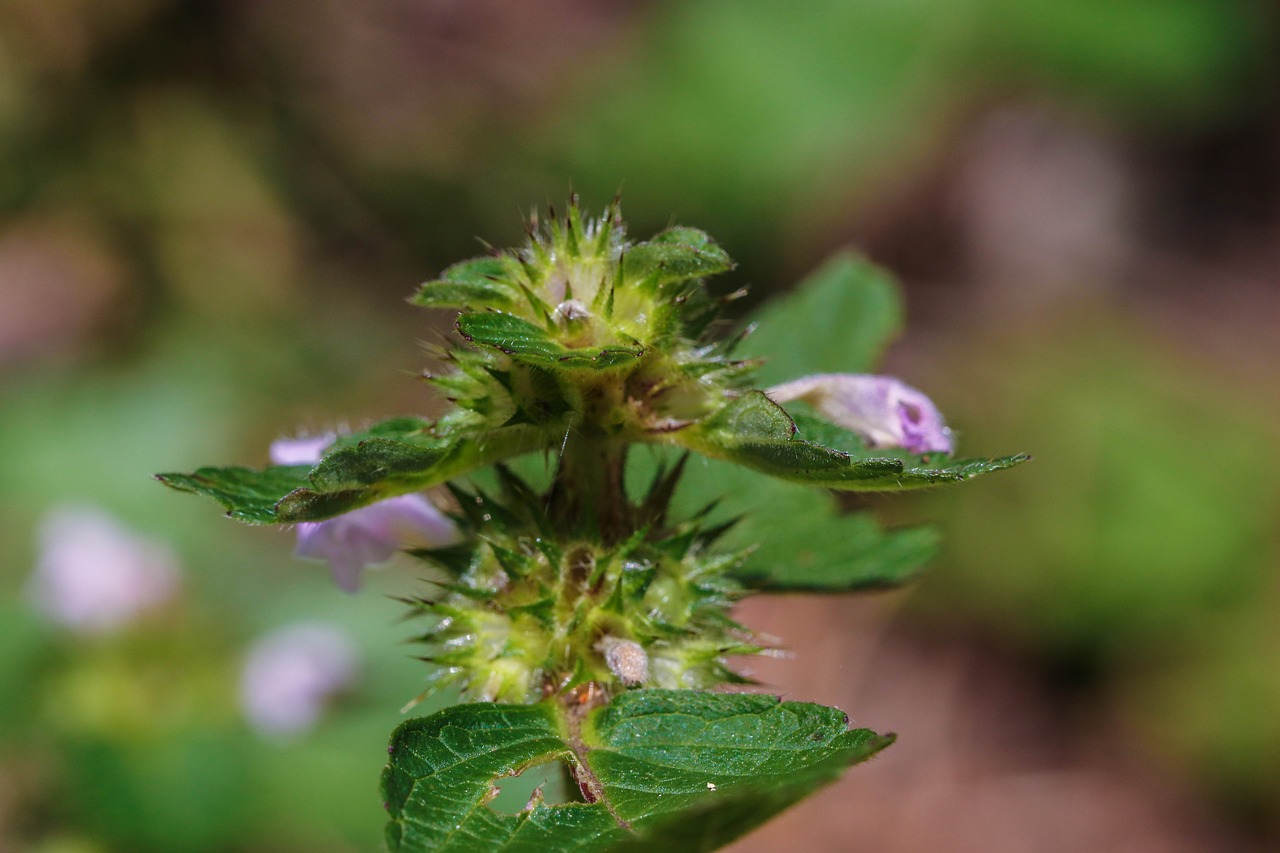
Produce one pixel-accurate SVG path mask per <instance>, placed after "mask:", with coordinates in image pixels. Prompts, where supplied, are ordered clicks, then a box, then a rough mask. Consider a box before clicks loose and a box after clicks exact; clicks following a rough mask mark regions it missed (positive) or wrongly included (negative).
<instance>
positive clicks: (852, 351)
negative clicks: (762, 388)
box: [742, 252, 902, 385]
mask: <svg viewBox="0 0 1280 853" xmlns="http://www.w3.org/2000/svg"><path fill="white" fill-rule="evenodd" d="M751 319H752V322H753V323H754V324H757V325H756V328H755V330H754V331H752V333H751V334H750V335H749V336H748V337H747V338H746V340H745V341H743V344H742V348H743V350H744V351H745V352H747V353H749V354H751V355H753V356H757V357H763V358H764V359H766V361H765V364H764V365H763V367H761V368H760V372H759V374H758V377H759V379H758V382H759V384H761V385H777V384H779V383H781V382H785V381H787V380H789V379H795V378H797V377H799V376H805V375H808V374H812V373H869V372H871V371H872V370H873V368H874V367H875V364H876V362H877V361H878V360H879V358H880V354H881V352H882V351H883V350H884V348H885V347H886V346H887V345H888V344H889V342H890V341H891V340H893V338H894V337H895V336H896V335H897V334H898V330H899V329H900V328H901V326H902V300H901V297H900V296H899V295H898V288H897V286H896V285H895V284H894V281H893V278H892V277H891V276H890V275H889V274H888V273H887V272H885V271H884V270H882V269H880V268H879V267H877V266H875V265H874V264H872V263H870V262H869V261H867V260H866V259H865V258H862V257H859V256H858V255H855V254H854V253H852V252H841V253H840V254H837V255H836V256H834V257H833V258H831V259H830V260H829V261H827V262H826V263H825V264H824V265H823V266H822V267H820V268H819V269H818V270H817V271H816V272H814V273H812V274H811V275H810V276H809V277H808V278H806V279H805V280H804V281H802V282H801V283H800V284H799V286H798V287H797V288H796V289H795V291H793V292H791V293H788V294H785V295H783V296H780V297H778V298H776V299H773V300H771V301H769V302H768V303H767V304H766V305H765V306H764V307H763V308H762V309H761V310H760V311H758V312H757V313H756V314H755V316H753V317H752V318H751Z"/></svg>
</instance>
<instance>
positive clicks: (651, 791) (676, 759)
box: [383, 690, 893, 853]
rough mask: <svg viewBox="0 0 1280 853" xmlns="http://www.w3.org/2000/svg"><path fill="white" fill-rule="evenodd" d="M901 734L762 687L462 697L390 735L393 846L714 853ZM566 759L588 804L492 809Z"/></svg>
mask: <svg viewBox="0 0 1280 853" xmlns="http://www.w3.org/2000/svg"><path fill="white" fill-rule="evenodd" d="M892 741H893V737H892V736H891V735H889V736H881V735H877V734H876V733H874V732H872V731H870V730H868V729H852V730H850V729H849V728H848V718H847V717H846V716H845V715H844V714H843V713H842V712H841V711H839V710H836V709H834V708H827V707H824V706H821V705H814V704H809V703H801V702H780V701H779V700H778V699H777V698H775V697H771V696H760V695H754V694H719V693H703V692H698V691H690V690H637V691H632V692H629V693H624V694H622V695H621V696H619V697H618V698H616V699H615V700H614V701H613V702H612V703H611V704H609V705H606V706H604V707H601V708H597V709H595V710H592V711H589V712H585V713H582V712H580V711H579V710H578V709H576V708H572V707H568V708H567V707H566V706H563V705H561V704H559V703H556V702H552V701H548V702H543V703H540V704H537V705H498V704H474V705H457V706H454V707H452V708H447V709H445V710H443V711H440V712H437V713H435V714H433V715H431V716H429V717H424V718H422V719H417V720H410V721H409V722H407V723H405V724H403V725H402V726H400V727H399V728H398V729H397V730H396V732H395V733H394V734H393V735H392V740H391V747H390V753H391V760H390V762H389V764H388V765H387V768H386V770H385V771H384V773H383V792H384V796H385V797H386V801H387V809H388V810H389V812H390V813H391V822H390V823H389V824H388V826H387V843H388V846H389V848H390V849H391V850H393V851H397V853H425V851H441V853H446V852H447V853H488V851H503V853H515V851H530V853H533V851H539V853H542V851H547V853H555V851H569V850H572V851H575V853H606V851H607V853H618V851H629V852H630V853H639V852H640V851H646V850H655V849H661V850H664V851H673V852H674V853H702V851H709V850H714V849H716V848H718V847H720V846H722V845H724V844H727V843H728V842H730V841H732V840H733V839H735V838H737V837H738V836H740V835H742V834H743V833H745V832H747V831H749V830H750V829H752V828H754V827H755V826H757V825H759V824H760V823H763V822H764V821H766V820H768V819H769V818H771V817H772V816H774V815H775V814H777V813H778V812H780V811H782V810H783V809H785V808H787V807H788V806H790V805H792V804H793V803H795V802H796V801H798V800H800V799H802V798H803V797H805V796H808V795H809V794H811V793H813V792H814V791H816V790H817V789H819V788H821V787H822V786H824V785H826V784H828V783H830V782H832V781H834V780H835V779H836V778H838V777H839V776H840V774H841V773H842V772H843V771H844V770H845V769H846V768H847V767H849V766H851V765H853V764H857V763H858V762H860V761H864V760H866V759H867V758H869V757H871V756H872V755H874V754H875V753H876V752H879V751H880V750H881V749H883V748H884V747H886V746H888V745H889V744H890V743H892ZM555 760H560V761H564V762H566V763H567V764H568V765H569V767H571V768H572V770H573V772H574V774H575V776H576V778H577V780H578V782H579V785H580V786H581V788H582V790H583V791H584V794H585V795H586V796H587V798H588V799H590V800H592V802H579V803H564V804H560V805H549V804H547V803H544V802H542V801H541V799H540V797H538V796H537V795H535V797H534V798H533V799H532V800H531V801H530V803H529V805H528V806H526V807H525V809H524V810H523V811H521V812H520V813H519V814H514V815H505V814H499V813H498V812H496V811H494V810H493V809H492V808H490V806H489V802H490V801H491V800H492V798H493V797H494V796H495V794H496V791H497V786H498V785H499V784H500V783H501V781H502V779H503V778H505V777H509V776H512V775H516V774H518V773H520V772H521V771H523V770H525V769H527V768H529V767H532V766H535V765H540V764H544V763H546V762H548V761H555Z"/></svg>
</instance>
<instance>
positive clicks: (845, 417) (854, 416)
mask: <svg viewBox="0 0 1280 853" xmlns="http://www.w3.org/2000/svg"><path fill="white" fill-rule="evenodd" d="M765 393H767V394H768V395H769V397H770V399H772V400H773V401H774V402H775V403H786V402H788V401H791V400H802V401H804V402H806V403H808V404H809V405H811V406H813V407H814V408H815V409H817V410H818V411H819V412H820V413H821V414H822V415H823V416H824V417H826V418H827V419H829V420H830V421H831V422H832V423H835V424H837V425H838V426H842V427H844V428H845V429H847V430H850V431H851V432H855V433H857V434H858V435H859V436H861V437H862V438H863V440H865V441H866V442H867V444H868V446H870V447H903V448H906V449H907V450H909V451H911V452H912V453H930V452H938V453H951V452H952V450H953V449H954V443H953V441H952V438H951V430H950V429H948V428H947V425H946V423H944V422H943V420H942V415H941V414H939V413H938V409H937V407H936V406H934V405H933V402H932V401H931V400H930V399H929V398H928V397H926V396H925V395H924V394H922V393H921V392H919V391H917V390H916V389H915V388H912V387H911V386H910V385H907V384H906V383H904V382H902V381H900V380H898V379H894V378H893V377H892V376H870V375H867V374H859V373H820V374H817V375H814V376H805V377H802V378H800V379H796V380H794V381H792V382H786V383H784V384H782V385H778V386H776V387H774V388H770V389H769V390H768V391H767V392H765Z"/></svg>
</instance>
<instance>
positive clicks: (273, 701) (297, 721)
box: [240, 622, 358, 737]
mask: <svg viewBox="0 0 1280 853" xmlns="http://www.w3.org/2000/svg"><path fill="white" fill-rule="evenodd" d="M357 662H358V659H357V654H356V650H355V646H354V644H353V643H352V642H351V639H350V637H348V636H347V634H346V633H344V632H343V631H341V630H340V629H338V628H336V627H334V626H332V625H328V624H325V623H322V622H300V623H298V624H295V625H288V626H285V627H283V628H279V629H277V630H275V631H272V632H271V633H269V634H267V635H266V636H264V637H262V638H260V639H259V640H257V641H256V642H255V643H254V644H253V646H252V647H251V648H250V649H249V656H248V658H247V659H246V660H245V665H244V670H243V671H242V672H241V674H240V703H241V706H242V707H243V709H244V714H245V717H246V719H247V720H248V721H249V725H251V726H253V728H254V729H256V730H257V731H258V732H259V733H260V734H262V735H264V736H267V737H284V736H289V735H297V734H301V733H302V732H304V731H306V730H307V729H309V728H311V727H312V726H313V725H315V722H316V720H318V719H319V718H320V713H321V712H322V711H323V710H324V709H325V706H326V705H327V704H328V703H329V700H330V699H332V698H333V697H334V696H335V695H337V694H339V693H341V692H342V691H343V690H345V689H346V688H348V687H349V686H350V685H351V683H352V682H353V681H354V680H355V677H356V668H357Z"/></svg>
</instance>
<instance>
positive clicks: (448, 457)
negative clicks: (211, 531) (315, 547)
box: [156, 418, 554, 524]
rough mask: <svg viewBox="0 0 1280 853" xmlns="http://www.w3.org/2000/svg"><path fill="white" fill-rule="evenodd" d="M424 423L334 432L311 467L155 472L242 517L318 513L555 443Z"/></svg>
mask: <svg viewBox="0 0 1280 853" xmlns="http://www.w3.org/2000/svg"><path fill="white" fill-rule="evenodd" d="M429 430H430V424H428V423H427V422H426V421H422V420H419V419H417V418H395V419H392V420H389V421H384V422H383V423H380V424H377V425H375V426H373V427H370V428H369V429H367V430H365V431H363V432H360V433H355V434H352V435H349V436H344V437H342V438H340V439H339V440H338V441H337V442H335V444H334V445H333V447H331V448H330V449H329V451H328V452H327V453H326V454H325V456H324V458H323V459H321V460H320V462H319V464H317V465H316V466H315V467H313V468H308V467H307V466H305V465H288V466H278V465H277V466H269V467H267V468H264V469H261V470H254V469H251V468H242V467H232V468H201V469H200V470H198V471H196V472H195V473H193V474H158V475H156V478H157V479H158V480H160V481H161V482H162V483H164V484H165V485H168V486H172V487H173V488H175V489H179V490H181V491H187V492H195V493H196V494H202V495H207V496H208V497H211V498H213V499H214V500H216V501H218V502H219V503H220V504H222V505H223V506H224V507H226V509H227V512H228V515H230V516H231V517H232V518H236V519H239V520H240V521H247V522H250V523H254V524H272V523H291V522H298V521H320V520H323V519H326V518H331V517H333V516H335V515H340V514H341V513H344V512H348V511H350V510H353V509H357V508H358V507H361V506H365V505H366V504H370V503H373V502H375V501H379V500H382V499H384V498H389V497H394V496H395V495H401V494H406V493H408V492H416V491H420V490H422V489H427V488H430V487H431V486H435V485H439V484H440V483H442V482H444V481H445V480H448V479H451V478H453V477H457V476H460V475H462V474H465V473H467V472H468V471H471V470H473V469H475V468H479V467H481V466H483V465H489V464H492V463H494V462H498V461H501V460H502V459H505V458H507V457H510V456H515V455H518V454H521V453H528V452H532V451H535V450H542V449H544V448H546V447H548V446H550V445H551V444H552V443H554V439H553V437H552V436H551V435H550V434H549V433H546V432H544V431H542V430H539V429H536V428H534V427H531V426H528V425H523V424H522V425H517V426H509V427H503V428H501V429H497V430H492V431H488V432H486V433H484V434H483V435H482V436H471V435H466V434H463V435H457V436H451V437H446V438H436V437H434V436H432V435H431V433H430V431H429Z"/></svg>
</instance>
